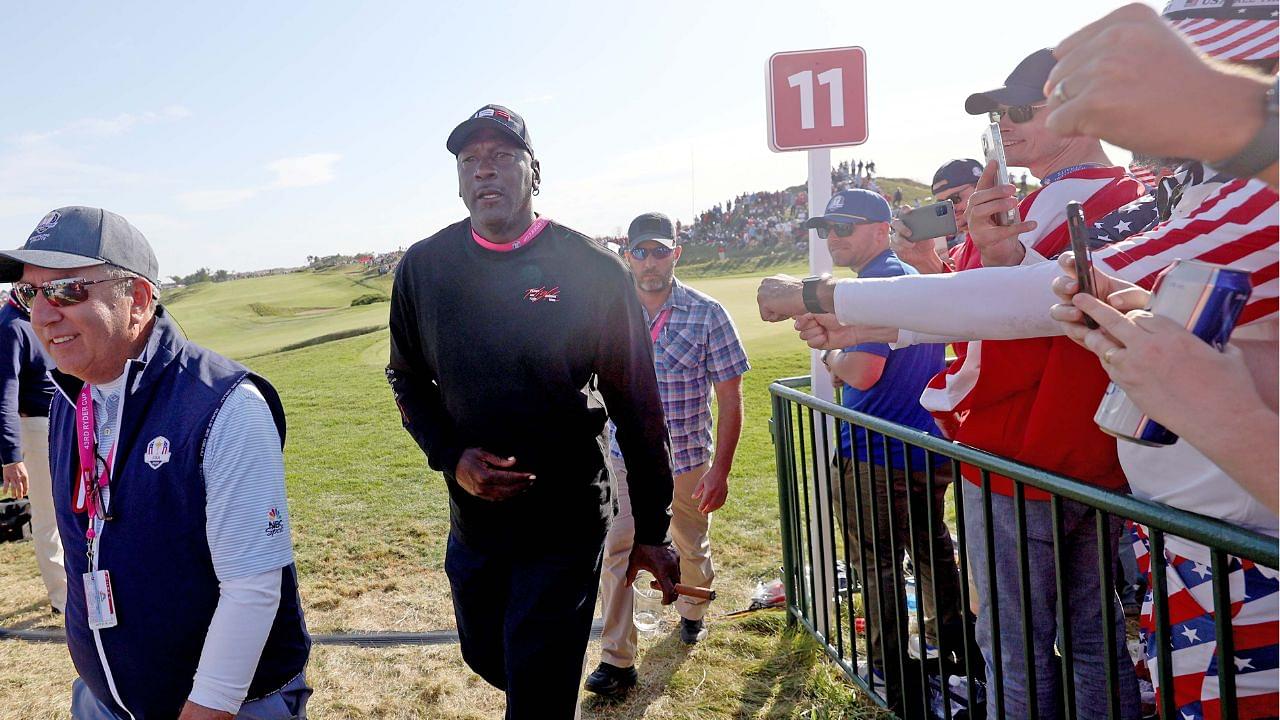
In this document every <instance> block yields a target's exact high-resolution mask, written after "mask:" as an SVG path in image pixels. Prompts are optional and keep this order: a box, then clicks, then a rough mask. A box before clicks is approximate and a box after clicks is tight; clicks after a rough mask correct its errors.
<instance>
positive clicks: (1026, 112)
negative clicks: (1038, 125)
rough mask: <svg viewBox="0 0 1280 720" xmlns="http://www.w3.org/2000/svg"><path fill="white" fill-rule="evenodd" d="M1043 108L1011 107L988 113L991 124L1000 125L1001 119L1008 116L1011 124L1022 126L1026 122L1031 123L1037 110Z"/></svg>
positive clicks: (1028, 106) (1036, 106) (1038, 106)
mask: <svg viewBox="0 0 1280 720" xmlns="http://www.w3.org/2000/svg"><path fill="white" fill-rule="evenodd" d="M1042 107H1044V105H1010V106H1009V107H1007V108H1005V109H1003V110H992V111H991V112H989V113H987V117H989V118H991V122H993V123H998V122H1000V118H1002V117H1004V116H1005V115H1008V116H1009V122H1011V123H1013V124H1015V125H1021V124H1022V123H1025V122H1031V118H1033V117H1035V116H1036V110H1039V109H1040V108H1042Z"/></svg>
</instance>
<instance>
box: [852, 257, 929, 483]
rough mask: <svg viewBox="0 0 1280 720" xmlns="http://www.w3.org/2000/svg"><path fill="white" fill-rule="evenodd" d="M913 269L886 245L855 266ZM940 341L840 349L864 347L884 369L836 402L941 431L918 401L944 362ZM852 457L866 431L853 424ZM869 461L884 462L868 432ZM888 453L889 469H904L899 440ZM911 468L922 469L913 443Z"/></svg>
mask: <svg viewBox="0 0 1280 720" xmlns="http://www.w3.org/2000/svg"><path fill="white" fill-rule="evenodd" d="M916 274H917V273H916V270H915V268H913V267H911V266H910V265H907V264H905V263H903V262H902V261H901V260H899V259H898V256H897V255H894V254H893V251H892V250H885V251H884V252H883V253H880V254H879V255H877V256H876V257H875V258H873V259H872V260H871V262H869V263H867V264H866V266H865V267H863V268H862V269H861V270H859V271H858V277H860V278H884V277H897V276H899V275H916ZM944 350H945V346H943V345H938V344H932V345H912V346H910V347H905V348H902V349H901V350H891V349H890V348H889V346H888V345H887V344H886V343H862V344H860V345H854V346H853V347H847V348H845V349H844V351H845V352H865V353H871V354H873V355H879V356H880V357H882V358H885V363H884V372H882V373H881V374H880V379H879V380H878V381H876V384H875V385H872V386H871V387H869V388H867V389H866V390H856V389H854V388H852V387H849V386H847V385H846V386H845V387H844V389H843V390H841V393H840V404H842V405H844V406H845V407H847V408H849V409H850V410H857V411H858V412H862V413H866V414H868V415H873V416H875V417H878V418H881V419H883V420H888V421H890V422H895V423H898V424H899V425H906V426H907V427H912V428H915V429H917V430H920V431H922V432H927V433H930V434H932V435H937V436H939V437H941V436H942V433H941V432H939V430H938V426H937V425H936V424H934V422H933V416H932V415H930V414H929V411H927V410H925V409H924V407H923V406H921V405H920V393H922V392H924V388H925V385H927V384H928V383H929V380H930V379H931V378H933V376H934V375H936V374H938V373H939V372H941V371H942V369H943V367H944V366H945V361H944V359H943V353H944ZM855 435H856V437H857V443H856V444H857V448H858V460H861V461H864V462H865V461H866V459H867V449H866V431H865V430H862V429H860V428H859V429H858V430H857V432H856V433H855ZM871 444H872V448H871V457H872V460H871V462H872V464H874V465H880V466H884V464H885V462H884V443H883V441H882V440H881V438H880V436H879V435H877V434H875V433H872V434H871ZM889 452H890V457H891V460H892V465H891V467H893V468H894V469H905V465H904V463H903V458H902V442H901V441H899V440H895V439H893V438H890V439H889ZM840 453H841V454H842V455H843V456H845V457H849V456H850V448H849V426H848V425H847V424H843V423H842V424H841V429H840ZM911 469H912V470H913V471H923V470H924V451H923V450H921V449H919V448H912V450H911Z"/></svg>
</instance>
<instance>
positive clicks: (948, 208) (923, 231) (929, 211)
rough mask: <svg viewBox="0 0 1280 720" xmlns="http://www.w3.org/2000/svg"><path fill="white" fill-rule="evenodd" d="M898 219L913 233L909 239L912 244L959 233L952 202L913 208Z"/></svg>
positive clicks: (945, 201) (944, 201)
mask: <svg viewBox="0 0 1280 720" xmlns="http://www.w3.org/2000/svg"><path fill="white" fill-rule="evenodd" d="M898 219H899V220H901V221H902V224H903V225H906V226H907V229H909V230H910V231H911V237H910V238H907V239H908V240H910V241H911V242H921V241H923V240H932V239H934V238H938V237H945V236H947V235H955V234H956V232H957V231H958V230H957V228H956V206H955V205H953V204H952V203H951V201H950V200H943V201H942V202H939V203H934V204H932V205H925V206H924V207H918V208H913V209H911V210H908V211H907V212H904V213H902V214H901V215H899V216H898Z"/></svg>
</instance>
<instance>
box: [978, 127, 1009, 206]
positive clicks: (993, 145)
mask: <svg viewBox="0 0 1280 720" xmlns="http://www.w3.org/2000/svg"><path fill="white" fill-rule="evenodd" d="M982 154H983V156H984V157H986V159H987V164H988V165H990V164H991V163H992V162H995V164H996V184H997V185H1008V184H1009V164H1008V163H1007V162H1005V159H1004V139H1003V138H1001V137H1000V123H991V124H990V125H988V126H987V131H986V132H984V133H982ZM1016 222H1018V208H1016V207H1015V208H1013V209H1012V210H1009V211H1008V212H1005V213H1001V214H1000V215H997V216H996V224H997V225H1001V226H1008V225H1013V224H1014V223H1016Z"/></svg>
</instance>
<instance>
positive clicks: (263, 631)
mask: <svg viewBox="0 0 1280 720" xmlns="http://www.w3.org/2000/svg"><path fill="white" fill-rule="evenodd" d="M281 572H283V571H282V570H280V569H279V568H277V569H275V570H268V571H267V572H264V573H260V574H258V575H250V576H249V577H241V578H235V579H234V580H223V581H222V582H220V583H219V584H218V587H219V590H220V592H219V596H218V607H217V609H215V610H214V611H213V620H212V621H210V623H209V634H208V635H206V636H205V639H204V649H203V650H201V651H200V664H199V666H197V668H196V677H195V684H194V685H193V686H192V687H191V694H190V695H189V696H188V697H187V699H188V700H190V701H191V702H193V703H196V704H197V705H203V706H205V707H207V708H213V709H214V710H222V711H224V712H229V713H231V714H232V715H234V714H236V713H237V712H239V711H240V705H241V703H243V702H244V696H245V694H246V693H248V692H249V683H250V682H251V681H252V680H253V674H254V672H255V671H256V670H257V669H258V659H259V658H260V657H261V656H262V648H263V647H264V646H265V645H266V644H267V635H268V634H269V633H270V632H271V624H272V623H273V622H274V621H275V617H276V611H277V610H278V609H279V607H280V579H281V576H280V573H281Z"/></svg>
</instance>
